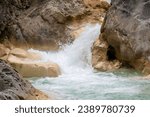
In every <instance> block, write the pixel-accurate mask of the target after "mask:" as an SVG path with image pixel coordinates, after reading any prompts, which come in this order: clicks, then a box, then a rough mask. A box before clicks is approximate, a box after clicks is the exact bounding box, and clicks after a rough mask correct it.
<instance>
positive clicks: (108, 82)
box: [29, 24, 150, 99]
mask: <svg viewBox="0 0 150 117" xmlns="http://www.w3.org/2000/svg"><path fill="white" fill-rule="evenodd" d="M99 34H100V25H99V24H95V25H93V24H88V25H87V26H86V27H85V28H84V31H83V32H82V33H81V34H80V36H79V37H78V38H77V39H76V40H75V41H74V42H73V43H72V44H68V45H65V46H64V47H63V49H62V50H60V51H58V52H42V51H37V50H29V51H33V52H37V53H40V54H41V55H42V57H43V59H42V60H41V61H42V62H43V61H53V62H55V63H57V64H58V65H59V66H60V68H61V72H62V75H60V76H59V77H58V78H48V77H47V78H38V79H36V78H31V80H30V81H31V83H32V84H33V85H34V86H35V87H36V88H38V89H40V90H42V91H44V92H46V93H47V94H48V95H50V96H51V97H53V98H54V99H150V81H148V80H139V79H136V78H135V77H136V76H139V74H138V73H137V72H135V71H134V70H126V69H123V70H119V71H116V72H113V73H110V72H96V71H94V70H93V68H92V66H91V47H92V44H93V42H94V41H95V39H97V38H98V36H99Z"/></svg>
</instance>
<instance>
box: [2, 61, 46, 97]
mask: <svg viewBox="0 0 150 117" xmlns="http://www.w3.org/2000/svg"><path fill="white" fill-rule="evenodd" d="M0 99H1V100H27V99H28V100H36V99H48V96H47V95H45V94H44V93H42V92H41V91H39V90H37V89H35V88H34V87H33V86H32V85H31V84H30V83H29V82H28V81H26V80H23V79H22V77H21V76H20V75H19V74H18V73H17V72H16V71H15V70H14V69H13V68H12V67H10V66H9V65H8V64H7V63H5V62H4V61H2V60H0Z"/></svg>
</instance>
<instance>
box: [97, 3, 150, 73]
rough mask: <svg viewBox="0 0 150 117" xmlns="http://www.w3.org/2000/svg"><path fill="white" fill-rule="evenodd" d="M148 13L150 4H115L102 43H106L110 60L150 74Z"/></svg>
mask: <svg viewBox="0 0 150 117" xmlns="http://www.w3.org/2000/svg"><path fill="white" fill-rule="evenodd" d="M149 11H150V0H112V2H111V7H110V9H109V10H108V12H107V14H106V17H105V20H104V23H103V26H102V29H101V33H102V34H101V36H100V39H99V40H103V41H104V42H106V43H107V48H108V50H109V52H108V50H107V51H105V52H107V53H106V54H108V56H107V59H108V57H110V58H111V57H114V59H115V58H116V59H118V60H119V61H121V62H122V64H123V65H126V66H130V67H133V68H135V69H137V70H139V71H142V73H144V74H149V73H150V46H149V45H150V35H149V34H150V12H149ZM99 46H100V44H99ZM111 54H112V55H111Z"/></svg>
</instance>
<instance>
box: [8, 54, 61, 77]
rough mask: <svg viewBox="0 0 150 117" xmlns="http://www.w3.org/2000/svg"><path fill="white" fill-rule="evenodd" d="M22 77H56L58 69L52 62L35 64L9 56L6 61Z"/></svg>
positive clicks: (58, 73) (58, 72)
mask: <svg viewBox="0 0 150 117" xmlns="http://www.w3.org/2000/svg"><path fill="white" fill-rule="evenodd" d="M7 61H8V62H9V63H10V64H11V65H12V66H13V67H14V68H15V69H16V70H17V71H18V72H19V73H20V74H21V75H22V76H23V77H25V78H28V77H57V76H58V75H60V68H59V66H58V65H57V64H55V63H52V62H38V61H37V62H36V61H34V60H32V59H23V58H18V57H16V56H13V55H10V56H9V57H8V60H7Z"/></svg>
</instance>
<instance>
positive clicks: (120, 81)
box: [30, 70, 150, 100]
mask: <svg viewBox="0 0 150 117" xmlns="http://www.w3.org/2000/svg"><path fill="white" fill-rule="evenodd" d="M30 81H31V83H32V84H33V85H34V86H35V87H36V88H38V89H40V90H42V91H44V92H45V93H47V94H48V95H49V96H50V97H52V98H53V99H63V100H70V99H73V100H85V99H92V100H137V99H138V100H139V99H140V100H143V99H145V100H147V99H150V80H142V79H140V75H139V74H138V73H137V72H135V71H133V70H131V71H128V70H123V71H118V72H115V73H108V72H107V73H106V72H99V73H93V74H91V73H89V74H88V73H86V74H85V73H84V74H80V75H76V74H74V76H69V75H62V76H60V77H58V78H40V79H36V78H33V79H30Z"/></svg>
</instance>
